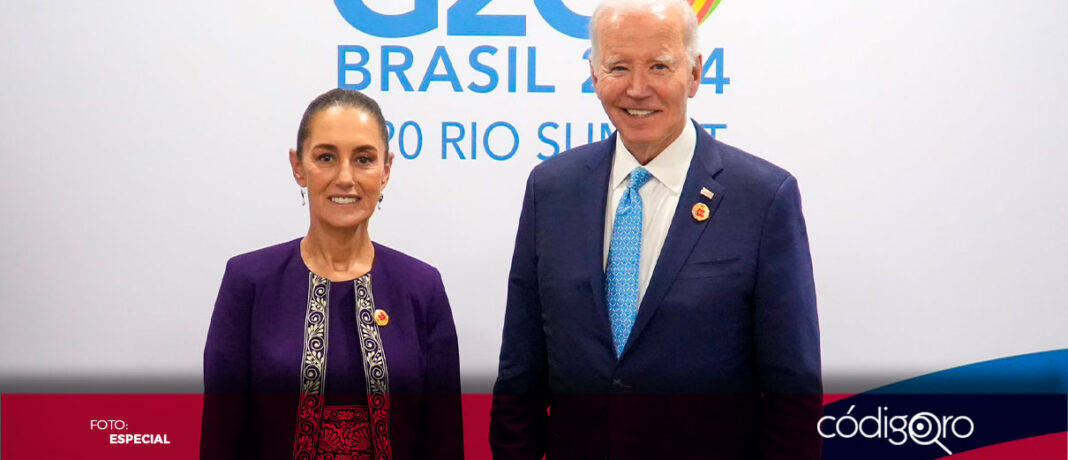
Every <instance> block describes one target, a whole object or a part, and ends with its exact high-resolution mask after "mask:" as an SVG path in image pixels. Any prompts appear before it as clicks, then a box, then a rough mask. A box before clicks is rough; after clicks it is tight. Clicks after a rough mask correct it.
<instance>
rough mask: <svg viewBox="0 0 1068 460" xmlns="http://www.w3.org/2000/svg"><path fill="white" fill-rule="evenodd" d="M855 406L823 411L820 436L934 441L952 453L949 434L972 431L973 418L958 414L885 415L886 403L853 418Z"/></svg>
mask: <svg viewBox="0 0 1068 460" xmlns="http://www.w3.org/2000/svg"><path fill="white" fill-rule="evenodd" d="M855 407H856V406H849V410H847V411H846V413H845V415H842V416H837V417H836V416H834V415H825V416H823V417H821V418H820V420H819V421H818V422H816V431H819V433H820V436H822V437H823V438H824V439H833V438H843V439H849V438H853V437H855V436H858V435H859V436H862V437H865V438H868V439H885V440H887V441H888V442H890V444H893V445H895V446H901V445H904V444H905V443H906V442H909V441H911V442H913V443H915V444H917V445H921V446H930V445H932V444H937V445H938V447H941V448H942V450H944V451H946V455H953V452H951V451H950V450H949V448H948V447H946V445H945V441H946V440H947V439H949V438H950V437H953V438H956V439H965V438H968V437H969V436H971V435H972V433H973V432H975V422H973V421H972V419H971V418H969V417H967V416H964V415H960V416H956V415H943V416H941V417H939V416H937V415H935V414H932V413H930V412H919V413H916V414H913V415H895V416H892V417H891V416H889V415H888V413H889V411H890V408H889V407H886V406H881V407H878V408H877V409H876V411H875V414H874V415H867V416H864V417H860V418H857V417H855V416H854V415H852V414H853V409H854V408H855Z"/></svg>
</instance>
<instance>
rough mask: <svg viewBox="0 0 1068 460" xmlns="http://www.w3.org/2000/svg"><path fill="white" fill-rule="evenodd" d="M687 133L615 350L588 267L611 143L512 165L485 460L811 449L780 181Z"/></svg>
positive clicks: (800, 239) (805, 345)
mask: <svg viewBox="0 0 1068 460" xmlns="http://www.w3.org/2000/svg"><path fill="white" fill-rule="evenodd" d="M697 133H698V137H697V145H696V148H695V152H694V157H693V161H692V162H691V164H690V167H689V170H688V172H687V176H686V182H685V186H684V187H683V190H682V195H681V197H680V199H679V204H678V207H677V209H676V210H675V213H674V217H673V218H672V221H671V227H670V229H669V232H668V235H667V239H666V240H665V242H664V246H663V249H662V251H661V254H660V257H659V259H658V260H657V262H656V266H655V268H654V270H653V275H652V279H651V281H650V284H649V286H648V289H647V290H646V293H645V296H644V298H643V299H642V301H641V305H640V307H639V310H638V317H637V320H636V322H635V324H634V328H633V330H632V332H631V335H630V339H629V341H628V342H627V344H626V347H625V348H624V350H623V354H622V356H621V357H620V358H619V359H617V358H616V356H615V352H614V349H613V345H612V334H611V326H610V323H609V319H608V312H607V307H606V304H605V291H604V268H603V252H604V228H605V204H606V203H605V200H606V193H607V190H608V180H609V175H610V170H611V164H612V155H613V152H614V148H615V142H616V139H615V135H613V136H612V137H610V138H608V139H606V140H604V141H601V142H597V143H593V144H589V145H586V146H582V147H578V148H576V149H573V150H570V151H567V152H564V153H562V154H560V155H558V156H556V157H555V158H552V159H549V160H547V161H545V162H543V163H542V164H540V165H538V166H537V167H536V168H534V170H533V171H532V172H531V173H530V177H529V179H528V181H527V188H526V196H525V198H524V201H523V210H522V214H521V217H520V221H519V231H518V235H517V237H516V244H515V253H514V255H513V259H512V267H511V274H510V276H509V285H508V304H507V311H506V314H505V324H504V337H503V343H502V346H501V356H500V368H499V373H498V378H497V382H496V384H495V386H494V400H493V409H492V414H491V419H492V420H491V427H490V443H491V446H492V448H493V451H494V458H497V459H513V458H514V459H537V458H541V456H542V454H543V453H547V455H548V458H549V459H550V460H553V459H564V458H582V459H591V458H597V459H600V458H611V459H629V458H635V459H639V458H641V459H648V458H704V457H709V458H739V459H741V458H790V459H804V458H818V456H819V447H820V441H819V438H818V434H817V433H816V431H815V424H816V421H817V419H818V418H819V416H820V411H821V407H822V406H821V397H822V384H821V376H820V352H819V324H818V320H817V317H816V297H815V289H814V285H813V280H812V263H811V258H810V255H809V248H808V238H807V234H806V230H805V222H804V217H803V216H802V213H801V201H800V195H799V192H798V188H797V182H796V180H795V179H794V178H793V176H791V175H790V174H789V173H788V172H786V171H784V170H782V169H781V168H779V167H777V166H775V165H772V164H771V163H768V162H766V161H764V160H761V159H759V158H757V157H754V156H752V155H749V154H747V153H745V152H743V151H741V150H738V149H736V148H733V147H730V146H728V145H725V144H722V143H720V142H717V141H715V140H714V139H712V138H711V137H710V136H709V135H708V134H707V133H706V132H705V131H704V130H703V129H701V128H700V127H699V126H698V127H697ZM702 188H706V189H708V190H709V191H711V192H712V193H713V196H712V198H711V199H710V198H707V197H706V196H703V195H702V194H701V193H700V192H701V189H702ZM699 202H700V203H705V204H706V205H707V206H708V207H709V209H710V210H711V217H710V218H709V219H707V220H705V221H698V220H697V219H695V218H694V217H693V216H692V215H691V209H692V207H693V206H694V204H696V203H699ZM547 408H548V410H547Z"/></svg>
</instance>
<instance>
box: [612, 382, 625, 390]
mask: <svg viewBox="0 0 1068 460" xmlns="http://www.w3.org/2000/svg"><path fill="white" fill-rule="evenodd" d="M625 388H626V385H623V381H622V380H620V379H612V393H620V392H622V391H623V390H624V389H625Z"/></svg>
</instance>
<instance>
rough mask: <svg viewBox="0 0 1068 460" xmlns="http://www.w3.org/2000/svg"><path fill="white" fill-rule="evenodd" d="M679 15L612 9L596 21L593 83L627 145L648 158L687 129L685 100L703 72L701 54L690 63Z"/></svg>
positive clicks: (645, 159) (673, 12)
mask: <svg viewBox="0 0 1068 460" xmlns="http://www.w3.org/2000/svg"><path fill="white" fill-rule="evenodd" d="M679 16H680V13H679V11H676V10H671V9H669V10H667V11H661V12H655V11H622V12H609V13H608V15H607V16H605V17H604V18H603V19H601V20H600V21H599V23H598V24H596V27H598V28H599V29H598V30H599V32H600V34H599V35H598V37H599V40H598V44H597V46H598V49H597V50H595V53H594V55H595V56H596V61H597V62H591V64H590V72H591V73H592V75H593V85H594V89H595V91H596V92H597V97H598V98H599V99H600V100H601V105H603V106H604V111H605V113H607V114H608V118H609V119H610V120H612V124H614V125H615V126H616V129H618V130H619V135H620V137H621V138H622V140H623V145H625V146H626V147H627V149H628V150H630V151H631V153H632V154H634V156H635V157H636V158H637V159H638V161H639V162H642V163H643V164H644V163H645V162H648V160H651V159H652V158H654V157H655V156H656V155H658V154H659V153H660V152H661V151H663V150H664V149H665V148H666V147H667V146H668V145H670V144H671V142H672V141H674V140H675V138H677V137H678V136H679V134H680V133H682V129H683V127H684V126H685V124H686V123H687V122H688V120H687V116H686V100H687V99H688V98H691V97H693V96H694V95H695V94H697V87H698V84H699V82H700V78H701V58H700V56H698V57H697V58H696V59H695V62H694V63H693V64H691V63H690V59H689V57H688V56H687V52H686V46H685V44H684V43H683V38H682V36H683V18H681V17H679Z"/></svg>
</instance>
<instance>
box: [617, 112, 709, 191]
mask: <svg viewBox="0 0 1068 460" xmlns="http://www.w3.org/2000/svg"><path fill="white" fill-rule="evenodd" d="M696 146H697V130H696V129H695V128H694V127H693V123H692V122H690V121H689V120H687V122H686V125H685V126H683V128H682V133H681V134H679V137H677V138H675V140H674V141H672V142H671V144H669V145H668V146H667V148H665V149H664V151H662V152H660V154H659V155H657V156H656V158H653V159H652V160H651V161H649V163H648V164H646V165H645V170H646V171H649V174H650V175H652V176H653V178H654V179H656V180H657V181H659V182H660V183H661V184H664V186H665V187H667V188H668V189H669V190H671V192H672V193H674V194H676V195H678V194H680V193H682V186H683V185H684V184H685V183H686V171H688V170H689V169H690V161H691V160H692V159H693V150H694V148H695V147H696ZM638 166H641V164H639V163H638V160H635V159H634V155H632V154H631V153H630V151H629V150H627V147H626V146H624V145H623V137H622V136H620V135H618V133H617V134H616V151H615V154H614V155H613V158H612V177H611V178H610V179H609V182H608V183H609V184H611V186H612V189H613V190H614V189H615V188H617V187H620V186H624V185H625V184H624V181H626V180H627V177H628V176H629V175H630V172H631V171H633V170H634V168H637V167H638Z"/></svg>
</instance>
